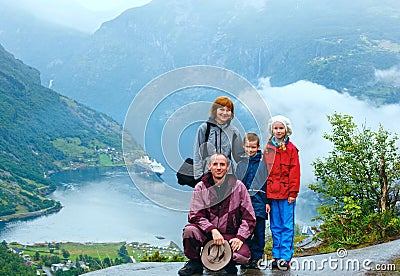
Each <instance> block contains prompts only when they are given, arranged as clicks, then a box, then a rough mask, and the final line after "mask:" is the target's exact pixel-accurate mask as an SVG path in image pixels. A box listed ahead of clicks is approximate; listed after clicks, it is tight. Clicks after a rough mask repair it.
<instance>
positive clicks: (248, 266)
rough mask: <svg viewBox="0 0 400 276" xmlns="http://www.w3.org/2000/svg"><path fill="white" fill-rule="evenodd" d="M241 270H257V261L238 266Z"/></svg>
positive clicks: (252, 260)
mask: <svg viewBox="0 0 400 276" xmlns="http://www.w3.org/2000/svg"><path fill="white" fill-rule="evenodd" d="M240 268H242V269H258V260H254V259H251V260H250V261H248V262H247V263H245V264H242V265H241V266H240Z"/></svg>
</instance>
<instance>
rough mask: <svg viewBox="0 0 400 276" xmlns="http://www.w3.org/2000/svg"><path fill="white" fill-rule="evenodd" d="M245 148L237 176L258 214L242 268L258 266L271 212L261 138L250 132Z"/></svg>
mask: <svg viewBox="0 0 400 276" xmlns="http://www.w3.org/2000/svg"><path fill="white" fill-rule="evenodd" d="M243 148H244V151H245V153H246V157H247V158H244V159H243V160H242V161H240V162H239V163H238V164H237V168H236V172H235V174H236V177H237V178H238V179H239V180H241V181H242V182H243V183H244V185H245V186H246V188H247V190H248V191H249V194H250V197H251V203H252V205H253V208H254V212H255V214H256V227H255V229H254V232H253V235H252V236H251V237H250V238H249V239H247V240H246V243H247V245H248V246H249V248H250V251H251V259H250V260H249V262H248V263H246V264H244V265H242V266H241V267H242V268H254V269H256V268H258V265H257V263H258V261H259V260H260V259H262V256H263V254H264V246H265V220H266V219H267V217H268V214H267V213H269V212H270V205H269V203H268V201H267V196H266V186H265V184H266V181H267V177H268V172H267V167H266V165H265V162H264V161H263V158H262V154H261V150H260V139H259V137H258V136H257V134H255V133H253V132H249V133H247V134H246V135H245V136H244V139H243Z"/></svg>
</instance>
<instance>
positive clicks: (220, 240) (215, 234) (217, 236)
mask: <svg viewBox="0 0 400 276" xmlns="http://www.w3.org/2000/svg"><path fill="white" fill-rule="evenodd" d="M211 234H212V237H213V241H214V244H216V245H223V244H224V237H223V236H222V235H221V233H220V232H219V231H218V229H213V230H211Z"/></svg>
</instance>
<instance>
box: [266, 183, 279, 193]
mask: <svg viewBox="0 0 400 276" xmlns="http://www.w3.org/2000/svg"><path fill="white" fill-rule="evenodd" d="M267 190H268V194H279V191H280V190H281V184H280V183H277V182H276V181H268V183H267Z"/></svg>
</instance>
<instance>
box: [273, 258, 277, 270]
mask: <svg viewBox="0 0 400 276" xmlns="http://www.w3.org/2000/svg"><path fill="white" fill-rule="evenodd" d="M271 269H278V259H273V260H272V262H271Z"/></svg>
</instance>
